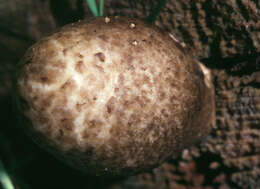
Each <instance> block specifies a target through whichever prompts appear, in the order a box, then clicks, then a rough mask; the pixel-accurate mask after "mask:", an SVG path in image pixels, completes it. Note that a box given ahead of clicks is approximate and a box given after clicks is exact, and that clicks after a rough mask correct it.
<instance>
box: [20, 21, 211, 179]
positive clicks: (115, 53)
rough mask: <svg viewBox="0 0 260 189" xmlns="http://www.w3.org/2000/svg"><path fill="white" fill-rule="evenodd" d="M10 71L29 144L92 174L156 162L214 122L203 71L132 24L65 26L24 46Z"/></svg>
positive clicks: (152, 32) (163, 38)
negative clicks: (30, 135) (31, 140)
mask: <svg viewBox="0 0 260 189" xmlns="http://www.w3.org/2000/svg"><path fill="white" fill-rule="evenodd" d="M133 24H134V26H135V27H133ZM19 70H20V72H19V74H18V89H17V90H18V93H19V94H20V97H21V98H22V102H23V104H24V105H26V106H21V111H22V112H23V114H24V115H25V117H27V118H29V120H30V121H31V125H29V126H28V127H29V129H30V130H32V131H33V132H34V135H35V136H33V138H36V139H35V140H37V141H38V142H39V143H40V144H41V145H46V146H49V148H51V149H52V150H50V151H52V152H54V153H55V154H56V156H58V157H59V158H61V159H64V160H65V161H66V162H68V163H69V164H70V165H72V166H73V167H75V168H76V169H81V170H83V171H85V172H90V173H93V174H96V175H106V174H108V175H109V174H112V175H121V176H125V175H129V174H133V173H136V172H139V171H142V170H147V169H149V168H152V167H154V166H156V165H158V164H161V163H162V162H163V161H165V160H166V159H168V158H169V157H171V156H174V155H177V154H178V153H179V152H180V150H182V149H183V148H184V147H187V146H189V145H191V144H194V142H197V141H198V139H199V138H200V137H201V136H203V135H205V134H207V133H208V132H209V130H210V127H211V124H212V123H213V122H214V114H215V111H214V100H213V98H214V97H213V95H214V92H213V90H212V89H213V88H212V85H211V82H209V81H210V77H209V74H210V73H207V74H206V72H208V70H207V69H206V68H204V69H203V68H202V67H201V66H200V65H199V64H198V63H197V61H196V60H195V59H194V58H192V57H190V56H189V55H187V54H185V52H184V51H183V49H181V48H180V47H179V46H178V45H177V43H176V42H175V41H174V40H172V39H171V37H170V36H169V35H168V34H167V33H165V32H162V31H160V30H159V29H158V28H156V27H153V26H150V25H148V24H145V23H143V22H141V21H140V20H136V19H126V18H120V17H119V18H114V17H111V18H99V19H96V20H90V21H89V22H86V21H81V22H78V23H75V24H71V25H68V26H65V27H63V28H62V29H60V30H59V31H58V32H57V33H54V34H53V35H50V36H48V37H46V38H44V39H42V40H41V41H39V42H38V43H37V44H35V45H33V46H32V47H31V48H30V49H29V50H28V51H27V53H26V55H25V57H24V58H23V60H22V61H21V63H20V64H19ZM204 74H205V75H204ZM27 129H28V128H27Z"/></svg>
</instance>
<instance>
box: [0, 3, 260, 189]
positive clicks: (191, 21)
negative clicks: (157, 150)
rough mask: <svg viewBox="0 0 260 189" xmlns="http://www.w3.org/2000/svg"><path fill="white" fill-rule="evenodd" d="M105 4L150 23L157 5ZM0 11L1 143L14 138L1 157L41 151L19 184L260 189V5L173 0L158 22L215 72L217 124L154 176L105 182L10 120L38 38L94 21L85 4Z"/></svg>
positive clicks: (5, 6)
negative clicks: (24, 62)
mask: <svg viewBox="0 0 260 189" xmlns="http://www.w3.org/2000/svg"><path fill="white" fill-rule="evenodd" d="M105 2H106V4H105V6H106V8H105V10H106V12H105V14H107V15H116V14H117V15H128V16H133V17H141V18H145V17H146V16H148V15H149V13H150V12H151V10H152V9H153V8H154V7H155V6H156V2H157V1H155V0H143V1H141V0H107V1H105ZM0 14H1V15H0V21H1V24H0V41H1V42H0V50H1V54H0V59H1V68H0V95H1V97H0V100H1V101H0V103H1V104H0V105H1V109H0V111H1V113H2V114H1V115H2V116H1V123H4V124H1V128H0V129H1V134H0V139H2V138H7V139H8V140H5V141H9V143H5V144H4V143H1V144H0V146H1V148H0V155H1V157H2V159H3V160H4V162H6V166H9V167H11V166H12V163H11V162H13V161H11V160H10V158H9V156H8V154H15V155H13V156H14V157H16V160H17V161H18V160H19V161H20V159H26V158H28V157H30V156H32V154H37V155H36V158H37V159H36V160H35V161H32V162H30V163H28V164H26V167H25V168H24V169H22V170H20V171H15V177H14V178H15V180H16V181H17V180H19V179H18V178H19V176H20V177H21V178H20V179H24V180H25V181H26V182H28V183H29V184H30V185H32V188H39V187H44V188H51V187H52V188H55V187H56V188H58V187H59V188H67V187H68V188H71V187H74V188H75V186H79V187H81V188H82V187H86V188H87V187H92V188H94V187H99V188H114V189H121V188H122V189H123V188H127V189H130V188H131V189H141V188H142V189H143V188H147V189H153V188H167V189H170V188H181V189H182V188H208V189H209V188H222V189H224V188H254V189H255V188H256V189H257V188H260V168H259V167H260V142H259V141H260V34H259V31H260V4H259V1H257V0H235V1H233V0H227V1H215V0H213V1H209V0H198V1H196V3H195V1H191V0H187V1H181V0H171V1H168V3H167V5H166V7H165V8H164V9H163V11H162V13H161V14H160V16H159V17H158V19H157V20H156V24H157V25H158V26H160V27H162V28H164V29H166V30H168V31H169V32H171V33H173V34H174V35H175V36H176V37H177V38H178V39H179V40H180V41H182V42H184V45H186V48H187V49H188V50H190V52H191V53H192V54H193V55H194V56H197V57H199V58H200V59H201V61H202V62H203V63H204V64H205V65H207V66H208V67H209V68H211V69H212V70H213V75H214V85H215V87H216V102H217V104H216V108H217V126H216V128H215V129H213V130H212V132H211V135H210V136H209V137H207V138H206V139H203V140H202V142H201V143H200V144H198V145H197V146H194V147H192V148H189V149H186V150H184V151H183V152H182V155H181V156H179V157H175V158H173V159H172V160H171V161H169V162H167V163H165V164H163V165H162V166H160V167H158V168H156V169H154V170H153V171H151V172H150V173H144V174H140V175H137V176H134V177H131V178H128V179H124V180H119V181H113V182H112V181H103V182H99V181H98V180H97V179H93V178H90V177H86V176H82V175H81V174H80V173H77V172H73V171H72V170H70V169H69V168H67V167H65V166H64V165H62V164H60V163H59V162H58V161H56V160H54V159H52V157H50V156H48V155H46V154H45V153H44V152H42V151H41V150H40V149H38V148H37V147H36V146H34V145H33V144H32V143H31V142H30V141H28V140H27V139H26V138H25V137H24V136H23V134H21V133H19V132H17V133H15V134H12V132H13V129H17V128H16V127H15V124H16V122H15V121H13V120H10V119H9V118H8V115H10V114H11V108H10V106H11V98H10V94H11V93H10V88H11V73H12V72H13V71H14V65H15V64H16V63H17V61H18V60H19V58H20V57H21V56H22V54H23V53H24V51H25V49H26V48H27V47H28V46H29V45H30V44H32V43H33V41H35V40H37V39H39V38H40V37H41V36H43V35H45V34H46V33H49V32H51V31H54V30H55V29H56V28H57V27H58V26H61V25H64V24H66V23H69V22H72V21H76V20H77V19H82V18H83V17H84V16H85V17H89V16H90V11H89V9H88V8H87V6H86V3H85V1H83V0H71V1H68V0H66V1H65V0H64V1H63V3H61V2H60V1H58V0H52V1H48V0H45V1H44V0H43V1H40V0H37V1H36V0H24V1H18V0H10V1H2V2H0ZM6 146H9V148H7V147H6ZM7 149H9V150H7ZM10 149H11V150H10ZM10 151H11V152H10ZM32 151H36V153H32ZM19 161H18V162H19ZM50 167H51V168H52V171H51V172H50V170H49V169H50ZM34 172H37V174H34ZM17 175H18V176H17ZM46 175H48V176H46ZM57 175H59V176H57ZM42 177H44V178H45V181H44V182H43V181H42V180H43V179H42ZM46 180H47V182H46ZM17 182H18V181H17ZM18 183H19V182H18ZM19 184H20V183H19ZM19 184H18V185H19Z"/></svg>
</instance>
